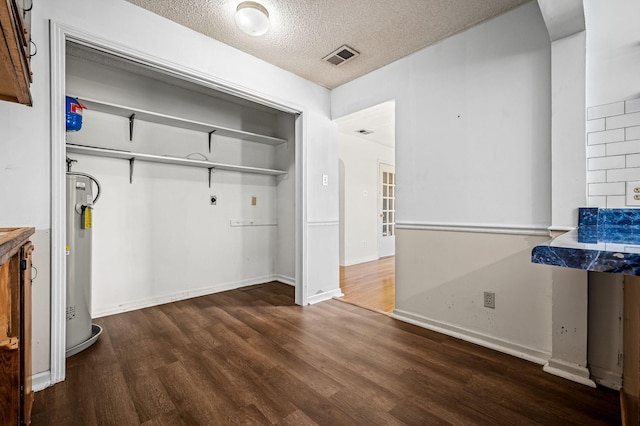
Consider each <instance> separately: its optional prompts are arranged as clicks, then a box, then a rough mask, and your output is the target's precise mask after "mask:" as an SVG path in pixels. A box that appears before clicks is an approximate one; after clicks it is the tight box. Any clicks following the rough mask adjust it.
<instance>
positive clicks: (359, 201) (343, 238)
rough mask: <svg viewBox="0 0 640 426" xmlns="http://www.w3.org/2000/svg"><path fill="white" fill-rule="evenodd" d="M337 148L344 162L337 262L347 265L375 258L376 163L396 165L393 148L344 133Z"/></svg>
mask: <svg viewBox="0 0 640 426" xmlns="http://www.w3.org/2000/svg"><path fill="white" fill-rule="evenodd" d="M338 147H339V157H340V162H341V163H342V164H343V165H344V171H343V172H342V173H343V175H342V176H341V177H340V179H341V182H340V184H341V185H343V184H344V189H343V191H344V197H343V198H342V197H341V198H342V199H341V205H340V212H341V214H342V213H343V211H344V219H343V220H342V222H341V226H344V231H343V232H342V233H341V235H340V245H341V246H342V247H344V249H343V250H344V251H343V254H342V255H341V257H340V265H343V266H349V265H354V264H357V263H362V262H368V261H371V260H376V259H378V232H379V230H378V212H379V208H378V191H379V189H378V186H379V185H378V166H379V163H380V162H382V163H386V164H395V150H394V148H392V147H389V146H385V145H382V144H379V143H376V142H371V141H369V140H367V139H366V138H363V137H359V136H355V135H350V134H346V133H339V134H338ZM342 179H344V183H343V182H342Z"/></svg>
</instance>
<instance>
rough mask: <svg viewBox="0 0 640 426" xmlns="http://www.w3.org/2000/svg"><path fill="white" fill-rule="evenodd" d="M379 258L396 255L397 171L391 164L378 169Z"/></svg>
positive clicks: (380, 166)
mask: <svg viewBox="0 0 640 426" xmlns="http://www.w3.org/2000/svg"><path fill="white" fill-rule="evenodd" d="M378 181H379V184H378V188H379V189H378V213H379V214H378V257H379V258H380V257H387V256H394V255H395V254H396V222H395V220H396V169H395V166H393V165H391V164H385V163H380V165H379V167H378Z"/></svg>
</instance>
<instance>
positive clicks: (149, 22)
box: [0, 0, 339, 373]
mask: <svg viewBox="0 0 640 426" xmlns="http://www.w3.org/2000/svg"><path fill="white" fill-rule="evenodd" d="M50 19H51V20H54V21H56V22H58V23H61V24H65V25H68V26H71V27H74V28H76V29H78V30H80V31H85V32H87V33H89V34H92V35H94V36H97V37H100V38H103V39H106V40H110V41H111V42H113V43H116V44H119V45H122V46H127V47H128V48H131V49H135V50H137V51H140V52H144V53H145V54H147V55H151V56H155V57H157V58H160V59H162V60H164V61H168V62H171V63H174V64H180V66H182V67H186V68H189V69H193V70H195V71H196V72H199V73H205V74H207V75H210V76H211V77H212V78H213V79H216V80H218V81H225V82H227V83H228V84H229V85H232V86H234V87H236V88H239V89H246V90H248V91H251V92H255V93H259V94H262V95H263V96H264V97H266V98H270V99H273V100H276V101H281V102H282V103H284V104H290V105H297V106H299V107H300V108H301V109H303V110H304V114H303V117H304V129H303V130H302V131H303V132H304V138H305V140H304V146H303V151H304V152H300V153H299V154H300V155H301V157H302V158H303V161H305V176H304V177H303V179H304V185H305V187H304V191H305V197H304V200H305V203H306V205H305V209H306V210H308V213H307V214H306V215H305V217H304V220H305V221H306V222H309V221H313V220H316V221H317V220H322V221H325V222H327V223H329V225H327V226H328V228H329V230H330V231H331V232H328V233H325V235H322V236H319V235H317V234H316V233H314V232H308V231H307V225H306V224H305V225H304V226H303V229H302V230H301V232H303V233H304V234H305V238H306V241H307V245H308V247H309V248H314V247H316V246H319V245H321V247H323V248H324V247H334V248H335V249H334V250H326V249H324V250H320V249H318V250H316V256H315V257H309V260H308V265H307V267H308V269H313V273H314V276H313V279H307V285H308V286H309V292H310V293H313V294H316V293H318V292H320V294H322V292H327V293H330V292H332V291H334V290H336V289H339V282H338V281H339V278H338V272H337V271H338V268H337V264H338V260H337V247H338V186H337V182H338V165H337V161H335V160H336V158H337V140H336V137H335V132H336V127H335V124H334V123H332V121H331V120H330V118H329V101H330V99H329V91H328V90H327V89H325V88H322V87H320V86H318V85H315V84H312V83H310V82H308V81H306V80H303V79H302V78H299V77H297V76H295V75H293V74H291V73H289V72H285V71H283V70H281V69H278V68H276V67H274V66H272V65H270V64H267V63H265V62H263V61H261V60H258V59H256V58H254V57H252V56H250V55H247V54H245V53H242V52H240V51H238V50H235V49H233V48H231V47H229V46H227V45H224V44H222V43H219V42H217V41H215V40H211V39H210V38H207V37H205V36H204V35H201V34H199V33H196V32H194V31H191V30H189V29H187V28H185V27H182V26H180V25H178V24H175V23H173V22H170V21H168V20H166V19H164V18H161V17H159V16H157V15H154V14H152V13H150V12H147V11H145V10H143V9H140V8H138V7H135V6H133V5H132V4H130V3H127V2H125V1H124V0H111V1H108V2H104V1H99V0H88V1H80V0H55V1H48V2H39V3H38V2H36V4H35V5H34V9H33V19H32V28H33V41H34V42H35V43H36V44H37V45H38V47H39V51H38V55H36V56H35V57H34V58H33V77H34V83H33V85H32V94H33V98H34V106H33V107H32V108H28V107H24V106H21V105H15V104H10V103H0V127H1V128H2V129H3V137H2V138H1V140H0V150H1V152H2V155H1V156H0V158H1V159H0V162H1V167H0V195H1V196H2V199H15V200H18V201H17V202H16V203H12V204H11V205H8V204H7V203H2V206H1V207H0V223H2V224H3V226H35V227H36V228H37V229H38V230H40V231H42V232H44V233H46V232H48V230H49V229H50V206H51V203H50V197H51V192H50V182H51V177H50V171H49V169H50V140H51V139H50V135H49V131H50V118H49V117H50V108H49V81H50V80H49V77H50V74H49V73H50V71H49V52H48V49H47V46H48V45H49V37H48V31H49V20H50ZM322 173H324V174H328V175H329V177H330V180H329V186H322V181H321V178H320V177H318V176H317V175H318V174H322ZM312 177H313V178H312ZM316 177H317V179H316ZM16 182H21V184H20V185H16ZM53 250H63V247H53ZM42 253H45V251H36V253H35V259H34V260H35V261H37V262H38V264H45V263H47V264H48V259H47V258H41V257H40V256H41V254H42ZM305 278H308V277H305ZM35 284H36V282H34V318H33V321H34V327H35V328H37V329H38V330H40V329H48V328H49V319H48V318H47V315H48V314H47V312H48V308H49V302H50V301H49V299H48V297H47V296H46V292H44V291H39V290H38V287H37V286H35ZM40 285H41V286H43V287H46V286H47V285H48V284H47V283H40ZM338 291H339V290H338ZM33 355H34V365H38V366H42V365H46V364H47V362H46V360H44V361H43V358H45V357H46V356H47V355H46V351H41V352H34V354H33ZM34 372H36V373H37V372H38V371H37V370H34Z"/></svg>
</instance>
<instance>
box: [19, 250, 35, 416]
mask: <svg viewBox="0 0 640 426" xmlns="http://www.w3.org/2000/svg"><path fill="white" fill-rule="evenodd" d="M32 252H33V244H31V242H28V243H26V244H25V245H24V246H22V250H21V251H20V259H21V261H20V267H21V269H22V271H21V272H22V273H21V282H20V288H21V297H20V299H21V300H20V310H21V312H22V329H21V336H20V343H21V346H22V347H21V360H20V361H21V364H22V369H21V371H20V375H21V377H20V382H21V384H22V412H21V415H20V417H21V419H22V423H23V424H25V425H28V424H30V423H31V408H32V407H33V399H34V395H33V389H32V387H31V358H32V356H31V254H32Z"/></svg>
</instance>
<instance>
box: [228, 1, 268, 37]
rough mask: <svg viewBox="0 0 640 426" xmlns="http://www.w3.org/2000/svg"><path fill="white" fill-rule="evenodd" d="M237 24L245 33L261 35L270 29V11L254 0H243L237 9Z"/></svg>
mask: <svg viewBox="0 0 640 426" xmlns="http://www.w3.org/2000/svg"><path fill="white" fill-rule="evenodd" d="M236 24H237V25H238V27H239V28H240V29H241V30H242V31H244V32H245V33H247V34H249V35H252V36H261V35H262V34H264V33H266V32H267V30H268V29H269V12H268V11H267V9H265V7H264V6H263V5H261V4H260V3H256V2H254V1H243V2H242V3H240V4H239V5H238V8H237V9H236Z"/></svg>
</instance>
